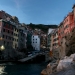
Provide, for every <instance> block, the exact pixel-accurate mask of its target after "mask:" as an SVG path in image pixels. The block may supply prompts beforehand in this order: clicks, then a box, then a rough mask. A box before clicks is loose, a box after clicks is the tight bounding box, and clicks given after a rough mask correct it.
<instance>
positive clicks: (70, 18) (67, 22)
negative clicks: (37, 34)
mask: <svg viewBox="0 0 75 75" xmlns="http://www.w3.org/2000/svg"><path fill="white" fill-rule="evenodd" d="M63 25H64V34H65V35H66V34H69V33H70V32H71V31H72V29H73V28H74V14H73V12H70V13H69V14H68V15H67V16H66V17H65V19H64V21H63Z"/></svg>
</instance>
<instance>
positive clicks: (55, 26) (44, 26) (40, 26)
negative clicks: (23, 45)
mask: <svg viewBox="0 0 75 75" xmlns="http://www.w3.org/2000/svg"><path fill="white" fill-rule="evenodd" d="M28 26H29V27H31V28H32V29H33V30H34V29H35V28H37V29H41V30H42V31H44V32H45V33H46V32H47V31H48V29H49V28H57V27H58V26H57V25H44V24H32V23H30V24H28Z"/></svg>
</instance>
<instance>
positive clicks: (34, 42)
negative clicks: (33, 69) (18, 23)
mask: <svg viewBox="0 0 75 75" xmlns="http://www.w3.org/2000/svg"><path fill="white" fill-rule="evenodd" d="M31 39H32V46H33V48H34V49H35V50H40V37H39V36H38V35H32V38H31Z"/></svg>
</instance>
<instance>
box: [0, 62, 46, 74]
mask: <svg viewBox="0 0 75 75" xmlns="http://www.w3.org/2000/svg"><path fill="white" fill-rule="evenodd" d="M46 65H47V64H46V63H40V64H12V65H5V68H4V70H3V71H2V72H5V73H1V72H0V73H1V74H0V75H40V73H41V71H42V70H43V69H44V68H45V67H46ZM3 67H4V66H2V67H1V66H0V69H1V68H3Z"/></svg>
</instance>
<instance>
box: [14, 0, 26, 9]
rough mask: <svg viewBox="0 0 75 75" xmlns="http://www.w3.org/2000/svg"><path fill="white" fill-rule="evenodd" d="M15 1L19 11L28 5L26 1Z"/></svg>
mask: <svg viewBox="0 0 75 75" xmlns="http://www.w3.org/2000/svg"><path fill="white" fill-rule="evenodd" d="M13 1H14V3H15V5H16V8H17V9H20V8H21V7H22V6H23V5H24V4H25V3H26V0H13Z"/></svg>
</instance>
